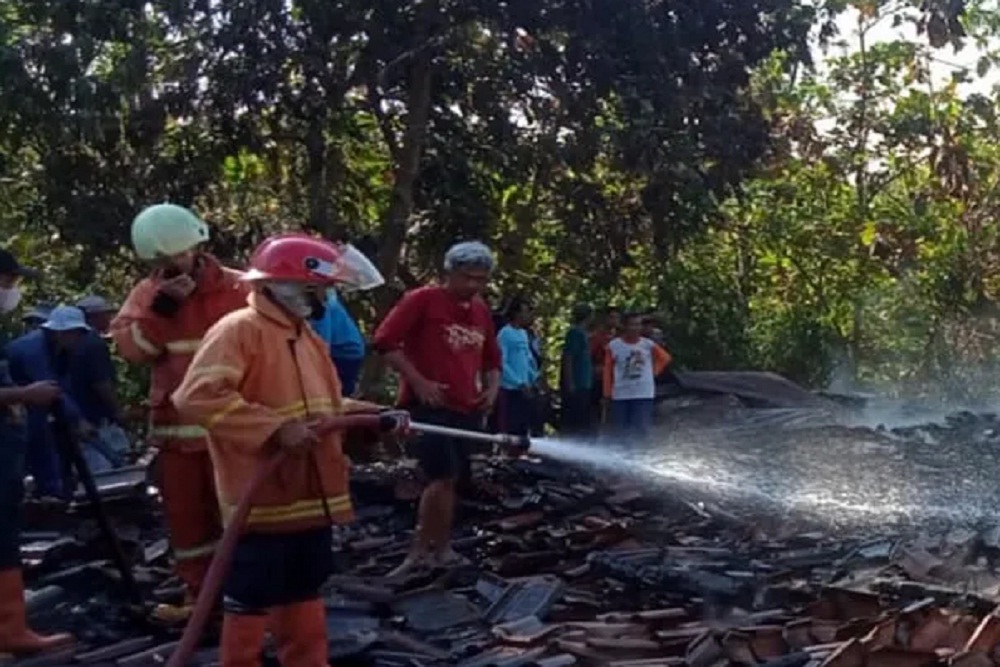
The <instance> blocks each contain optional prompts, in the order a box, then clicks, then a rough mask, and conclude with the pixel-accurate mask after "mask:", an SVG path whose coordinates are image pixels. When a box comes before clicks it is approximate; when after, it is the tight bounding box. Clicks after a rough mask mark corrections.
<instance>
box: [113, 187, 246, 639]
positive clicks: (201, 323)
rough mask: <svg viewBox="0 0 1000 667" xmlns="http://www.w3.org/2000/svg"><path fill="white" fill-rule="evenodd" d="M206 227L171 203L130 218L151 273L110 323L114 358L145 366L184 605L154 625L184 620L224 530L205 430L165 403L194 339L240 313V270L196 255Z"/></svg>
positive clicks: (162, 611) (164, 609)
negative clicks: (149, 370) (148, 369)
mask: <svg viewBox="0 0 1000 667" xmlns="http://www.w3.org/2000/svg"><path fill="white" fill-rule="evenodd" d="M207 240H208V226H207V225H206V224H205V223H204V222H203V221H202V220H201V219H199V218H198V216H196V215H195V214H194V213H193V212H191V211H189V210H188V209H186V208H182V207H180V206H174V205H172V204H159V205H156V206H151V207H149V208H147V209H145V210H144V211H142V212H141V213H139V215H138V216H137V217H136V218H135V220H134V221H133V222H132V245H133V246H134V247H135V251H136V254H138V255H139V257H140V258H141V259H143V260H145V261H147V262H149V263H150V265H151V267H152V273H151V275H150V276H149V277H148V278H146V279H144V280H143V281H142V282H140V283H139V284H138V285H136V287H135V288H134V289H133V290H132V293H131V294H129V296H128V299H126V301H125V303H124V305H122V307H121V310H120V311H119V313H118V316H117V317H116V318H115V319H114V321H113V322H112V324H111V335H112V336H113V338H114V341H115V343H116V346H117V348H118V352H119V354H121V355H122V356H123V357H124V358H125V359H126V360H128V361H130V362H132V363H135V364H149V365H151V366H152V378H151V383H150V388H149V403H150V436H151V437H150V440H151V442H152V443H153V444H154V445H156V446H157V447H158V448H159V450H160V456H159V459H160V460H159V473H160V475H159V476H160V480H159V485H160V492H161V494H162V496H163V505H164V513H165V515H166V523H167V528H168V530H169V531H170V544H171V547H172V550H173V556H174V567H175V570H176V572H177V575H178V576H179V577H180V578H181V580H182V581H183V582H184V585H185V589H186V591H185V592H186V595H185V602H184V605H183V606H181V607H173V606H170V605H161V606H160V607H159V608H158V609H157V610H156V612H155V615H156V616H157V617H158V618H159V619H160V620H164V621H168V622H180V621H184V620H186V618H187V617H188V616H189V615H190V612H191V605H192V604H193V602H194V600H195V599H196V598H197V595H198V592H199V590H200V589H201V585H202V581H203V579H204V577H205V574H206V572H207V571H208V566H209V564H210V563H211V560H212V555H213V552H214V548H215V545H216V542H217V541H218V539H219V537H220V536H221V533H222V524H221V521H220V518H219V514H218V503H217V501H216V496H215V485H214V479H213V473H212V462H211V459H210V458H209V455H208V449H207V439H206V434H205V430H204V428H202V427H201V426H199V425H197V424H195V423H194V422H191V421H185V420H184V419H183V418H182V417H181V416H180V415H179V414H178V412H177V410H176V409H175V408H174V406H173V405H172V404H171V402H170V395H171V393H172V392H173V391H174V389H176V388H177V386H178V385H180V383H181V380H182V379H183V378H184V373H185V371H187V367H188V364H190V363H191V359H192V357H193V355H194V352H195V350H196V349H197V348H198V345H199V344H200V343H201V339H202V336H204V335H205V332H206V331H208V329H209V327H211V326H212V325H213V324H215V323H216V322H218V321H219V320H220V319H221V318H222V317H223V316H224V315H226V314H228V313H230V312H232V311H234V310H238V309H240V308H243V307H244V306H245V305H246V297H247V294H248V293H249V289H248V286H247V284H246V283H245V282H243V281H242V280H240V277H241V276H242V274H241V273H240V272H238V271H234V270H231V269H227V268H224V267H223V266H221V265H220V264H219V261H218V260H217V259H216V258H215V257H213V256H212V255H210V254H208V253H206V252H203V251H201V249H200V246H201V245H202V244H203V243H204V242H205V241H207Z"/></svg>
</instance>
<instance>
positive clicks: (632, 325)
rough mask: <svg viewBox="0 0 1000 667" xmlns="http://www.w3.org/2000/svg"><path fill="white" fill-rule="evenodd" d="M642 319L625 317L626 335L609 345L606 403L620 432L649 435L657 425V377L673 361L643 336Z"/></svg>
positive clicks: (637, 316) (605, 365)
mask: <svg viewBox="0 0 1000 667" xmlns="http://www.w3.org/2000/svg"><path fill="white" fill-rule="evenodd" d="M642 324H643V323H642V316H640V315H638V314H636V313H630V314H628V315H626V316H625V319H624V327H623V330H622V333H621V335H620V336H618V337H617V338H615V339H613V340H612V341H611V342H610V343H608V347H607V353H606V354H605V355H604V400H605V401H610V402H611V424H612V426H613V427H614V428H615V430H617V431H628V432H632V433H637V434H645V433H646V432H647V431H648V430H649V426H650V424H651V423H652V421H653V398H654V397H655V396H656V382H655V381H656V376H657V375H659V374H660V373H662V372H663V371H664V370H666V368H667V366H668V365H669V364H670V362H671V360H672V357H671V356H670V353H669V352H667V350H666V349H664V348H663V347H661V346H660V345H657V344H656V343H654V342H653V341H651V340H650V339H648V338H643V336H642Z"/></svg>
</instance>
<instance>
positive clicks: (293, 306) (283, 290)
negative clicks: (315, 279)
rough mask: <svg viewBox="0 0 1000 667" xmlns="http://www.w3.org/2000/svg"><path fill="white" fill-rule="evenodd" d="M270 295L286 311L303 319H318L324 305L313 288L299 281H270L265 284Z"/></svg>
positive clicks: (323, 310) (322, 312)
mask: <svg viewBox="0 0 1000 667" xmlns="http://www.w3.org/2000/svg"><path fill="white" fill-rule="evenodd" d="M267 289H268V291H269V292H270V293H271V297H272V298H273V299H274V300H275V301H277V302H278V303H280V304H281V305H282V306H283V307H284V308H285V309H286V310H287V311H288V312H290V313H292V314H293V315H298V316H299V317H301V318H303V319H319V318H321V317H323V315H324V313H325V312H326V307H325V304H324V303H323V301H322V300H321V299H320V297H319V296H318V295H317V294H316V292H315V291H314V290H311V289H309V288H307V287H306V286H305V285H300V284H299V283H271V284H270V285H268V286H267Z"/></svg>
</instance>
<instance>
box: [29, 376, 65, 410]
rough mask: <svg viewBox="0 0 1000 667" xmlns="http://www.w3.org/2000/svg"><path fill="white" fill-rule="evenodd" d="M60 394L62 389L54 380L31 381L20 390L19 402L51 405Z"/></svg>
mask: <svg viewBox="0 0 1000 667" xmlns="http://www.w3.org/2000/svg"><path fill="white" fill-rule="evenodd" d="M60 396H62V389H60V388H59V385H58V384H56V383H55V382H52V381H49V380H46V381H44V382H33V383H32V384H29V385H28V386H26V387H25V388H24V389H23V390H22V392H21V402H22V403H24V404H25V405H51V404H52V403H53V402H54V401H56V400H58V398H59V397H60Z"/></svg>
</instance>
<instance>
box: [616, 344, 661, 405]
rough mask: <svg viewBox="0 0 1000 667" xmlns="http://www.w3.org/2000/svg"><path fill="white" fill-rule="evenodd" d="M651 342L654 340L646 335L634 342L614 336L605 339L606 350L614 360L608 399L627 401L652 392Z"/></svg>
mask: <svg viewBox="0 0 1000 667" xmlns="http://www.w3.org/2000/svg"><path fill="white" fill-rule="evenodd" d="M654 346H655V343H654V342H653V341H651V340H649V339H648V338H640V339H639V340H638V341H636V342H635V343H626V342H625V341H623V340H622V339H621V338H615V339H614V340H613V341H611V342H610V343H608V354H610V355H611V360H612V362H613V363H614V385H613V386H612V389H611V400H613V401H630V400H635V399H649V398H654V397H655V396H656V382H655V378H654V376H653V347H654Z"/></svg>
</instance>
